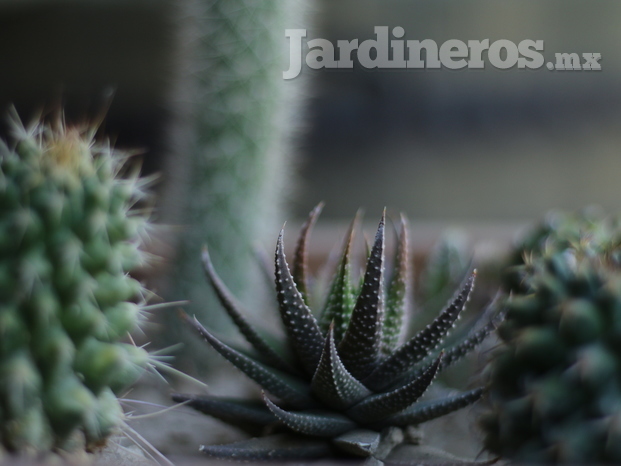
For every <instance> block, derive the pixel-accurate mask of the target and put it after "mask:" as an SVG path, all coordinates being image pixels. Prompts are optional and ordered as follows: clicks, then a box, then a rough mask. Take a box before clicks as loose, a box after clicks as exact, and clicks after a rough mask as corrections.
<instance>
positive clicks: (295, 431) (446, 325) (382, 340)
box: [174, 208, 494, 460]
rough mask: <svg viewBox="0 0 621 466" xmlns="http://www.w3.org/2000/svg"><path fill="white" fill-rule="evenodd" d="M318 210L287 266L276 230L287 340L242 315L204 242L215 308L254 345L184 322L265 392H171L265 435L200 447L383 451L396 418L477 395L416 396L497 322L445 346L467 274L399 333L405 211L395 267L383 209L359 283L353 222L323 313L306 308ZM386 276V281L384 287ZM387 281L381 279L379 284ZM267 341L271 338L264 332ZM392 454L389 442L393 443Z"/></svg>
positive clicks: (415, 419) (259, 452) (264, 451)
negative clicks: (422, 322)
mask: <svg viewBox="0 0 621 466" xmlns="http://www.w3.org/2000/svg"><path fill="white" fill-rule="evenodd" d="M319 210H320V208H317V209H315V210H314V211H313V212H312V213H311V215H310V217H309V219H308V221H307V222H306V224H305V225H304V226H303V228H302V232H301V235H300V239H299V240H298V243H297V248H296V251H295V258H294V262H293V267H292V271H290V269H289V266H288V264H287V261H286V260H285V254H284V246H283V233H282V232H281V234H280V236H279V237H278V242H277V246H276V255H275V276H276V280H275V281H276V290H277V295H278V302H279V310H280V317H281V319H282V322H283V324H284V328H285V331H286V341H284V342H279V344H278V346H274V345H273V344H272V341H275V340H277V339H276V338H274V337H273V336H270V335H266V333H265V332H263V331H259V330H258V329H257V328H256V327H255V326H252V325H250V324H249V322H248V320H247V318H246V316H247V315H248V313H246V312H244V311H242V309H241V305H240V304H239V303H238V302H236V300H235V298H234V297H232V296H231V294H230V293H229V292H228V290H227V289H226V287H225V285H224V284H223V283H222V282H221V281H220V279H219V278H218V276H217V275H216V272H215V271H214V269H213V266H212V264H211V261H210V258H209V254H208V252H207V251H206V250H205V251H204V253H203V262H204V266H205V270H206V273H207V277H208V279H209V281H210V282H211V285H212V286H213V288H214V290H215V292H216V294H217V295H218V297H219V298H220V301H221V303H222V305H223V307H224V308H225V309H226V311H227V312H228V314H229V315H230V317H231V318H232V319H233V320H234V322H235V323H236V325H237V327H238V328H239V330H240V331H241V333H242V334H243V335H244V337H245V338H246V340H247V341H248V342H249V343H250V344H251V346H252V347H253V351H251V352H247V351H245V350H240V349H236V348H234V347H233V346H231V345H228V344H225V343H223V342H222V341H221V340H220V339H218V338H217V337H215V336H214V335H212V333H211V332H209V331H208V330H207V329H205V328H204V327H203V326H202V325H201V324H200V323H199V322H198V321H197V320H196V319H190V318H188V317H187V316H186V318H187V320H188V322H189V323H190V324H191V325H192V326H193V327H194V328H195V329H196V331H198V333H199V334H200V335H201V336H202V337H203V338H204V339H205V340H206V341H207V342H208V343H209V344H210V345H211V346H212V347H213V348H214V349H215V350H216V351H218V352H219V353H220V354H221V355H222V356H224V357H225V358H226V359H227V360H229V361H230V362H231V363H232V364H233V365H235V366H236V367H237V368H238V369H240V370H241V371H242V372H244V373H245V374H246V375H247V376H249V377H250V378H251V379H253V380H254V381H255V382H257V383H258V384H259V385H260V386H261V387H262V388H263V390H264V391H265V393H268V394H269V395H270V397H268V396H267V394H264V396H263V400H262V401H252V400H238V399H223V398H216V397H211V396H194V395H182V394H177V395H174V399H175V401H178V402H188V404H189V405H190V406H192V407H193V408H195V409H197V410H199V411H202V412H204V413H206V414H209V415H211V416H214V417H216V418H219V419H221V420H224V421H225V422H228V423H230V424H233V425H236V426H238V427H241V428H242V429H245V430H246V431H248V432H249V433H251V434H254V435H256V434H266V433H272V435H268V436H264V437H260V438H255V439H252V440H248V441H242V442H238V443H234V444H229V445H220V446H203V447H201V450H202V451H203V452H205V453H207V454H208V455H211V456H215V457H224V458H236V459H259V458H270V459H274V458H304V457H307V458H308V457H330V456H332V455H349V456H362V457H374V458H376V459H379V460H383V459H386V458H388V459H390V457H389V454H390V453H391V450H392V448H393V447H394V446H395V445H397V444H399V443H400V442H402V441H403V433H402V431H401V429H402V428H406V427H408V426H416V425H418V424H421V423H423V422H425V421H428V420H430V419H434V418H437V417H439V416H442V415H445V414H447V413H450V412H452V411H455V410H457V409H459V408H462V407H465V406H467V405H469V404H471V403H473V402H474V401H476V400H478V399H479V397H480V396H481V394H482V389H481V388H475V389H473V390H470V391H467V392H463V393H459V394H456V395H453V396H450V397H447V398H442V399H437V400H427V401H419V399H420V397H421V396H422V395H423V393H424V392H425V391H426V390H427V388H428V387H429V385H430V384H431V383H432V381H433V380H434V378H435V376H436V375H437V374H438V373H439V372H440V371H442V370H443V369H445V368H447V367H448V366H450V365H451V364H453V363H454V362H456V361H457V360H458V359H460V358H461V357H462V356H464V355H465V354H467V353H468V352H469V351H470V350H472V349H473V348H475V347H476V346H477V345H478V344H479V343H481V342H482V341H483V339H484V338H485V337H486V336H487V335H488V334H489V333H490V332H491V331H492V330H493V328H494V325H493V324H492V323H491V322H489V323H487V324H486V325H484V326H483V327H482V328H480V329H478V330H476V331H471V332H470V333H469V334H467V335H466V336H465V337H464V338H462V339H461V340H459V341H458V342H457V343H455V344H454V345H453V346H451V347H447V348H443V347H442V341H443V338H444V337H445V335H446V334H447V332H448V331H449V330H450V329H451V328H452V327H453V326H454V324H455V321H456V320H457V319H458V317H459V315H460V313H461V312H462V310H463V309H464V306H465V304H466V302H467V300H468V297H469V295H470V292H471V291H472V288H473V286H474V280H475V276H476V272H472V273H471V274H470V275H469V276H468V277H467V278H466V279H465V281H464V283H463V284H462V286H461V289H460V290H459V291H458V293H457V294H456V295H455V296H454V298H453V299H452V301H451V302H450V303H449V305H448V306H447V307H446V308H445V309H444V310H443V311H442V312H441V313H440V314H439V315H438V316H437V317H436V318H435V320H434V321H433V322H431V323H430V324H429V325H428V326H427V327H426V328H425V329H423V330H422V331H420V332H419V333H417V334H416V335H414V336H411V337H409V338H406V335H403V333H404V331H403V330H404V328H405V320H406V318H407V317H408V316H407V315H406V308H407V305H406V304H407V300H408V294H409V293H408V288H409V281H410V280H409V254H408V240H407V228H406V225H405V221H402V222H401V228H400V233H399V240H398V244H397V247H396V248H395V251H396V253H395V258H394V267H393V268H392V270H391V273H390V276H389V277H388V280H386V276H385V264H384V218H383V217H382V220H381V222H380V224H379V228H378V230H377V234H376V236H375V241H374V243H373V245H372V247H371V250H370V252H369V257H368V261H367V263H366V270H365V272H364V273H363V276H362V277H361V280H360V284H359V285H357V284H356V281H357V280H354V279H353V277H352V264H351V262H352V239H353V233H354V223H352V226H351V228H350V231H349V234H348V237H347V240H346V243H345V247H344V251H343V253H342V256H341V259H340V263H339V264H338V266H337V271H336V274H335V276H334V279H333V280H332V283H331V286H330V287H329V292H328V295H327V298H326V299H325V302H324V305H323V308H322V309H321V312H319V313H318V314H317V315H315V314H314V313H313V311H312V310H311V309H310V308H309V307H308V305H307V300H308V294H309V293H308V291H309V290H308V286H307V278H306V274H307V273H306V248H307V242H308V235H309V231H310V229H311V226H312V225H313V223H314V222H315V220H316V218H317V215H318V214H319ZM385 282H387V283H386V287H385V286H384V285H385ZM385 288H386V289H385ZM268 341H269V342H270V343H268ZM393 453H394V452H393Z"/></svg>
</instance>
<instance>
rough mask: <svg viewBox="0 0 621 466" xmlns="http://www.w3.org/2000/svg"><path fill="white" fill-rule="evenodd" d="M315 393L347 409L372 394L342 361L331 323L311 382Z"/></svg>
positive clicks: (325, 400) (331, 403)
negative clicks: (348, 370)
mask: <svg viewBox="0 0 621 466" xmlns="http://www.w3.org/2000/svg"><path fill="white" fill-rule="evenodd" d="M311 390H312V392H313V394H314V395H315V396H316V397H317V398H319V399H320V400H321V401H323V402H324V403H326V404H327V405H328V406H330V407H331V408H334V409H346V408H349V407H350V406H352V405H353V404H355V403H357V402H359V401H360V400H362V399H364V398H366V397H367V396H369V395H371V391H370V390H369V389H368V388H366V387H365V386H364V385H362V384H361V383H360V382H359V381H358V380H357V379H355V378H354V377H353V376H352V375H351V374H350V373H349V372H347V369H345V366H344V365H343V363H342V362H341V360H340V358H339V355H338V353H337V351H336V344H335V343H334V326H333V325H331V326H330V329H329V331H328V336H327V338H326V345H325V347H324V349H323V353H322V355H321V360H320V361H319V366H318V367H317V371H316V372H315V375H314V376H313V380H312V382H311Z"/></svg>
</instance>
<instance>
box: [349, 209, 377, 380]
mask: <svg viewBox="0 0 621 466" xmlns="http://www.w3.org/2000/svg"><path fill="white" fill-rule="evenodd" d="M384 219H385V214H383V215H382V219H381V221H380V224H379V227H378V229H377V234H376V235H375V243H374V244H373V248H372V249H371V255H370V257H369V260H368V262H367V267H366V271H365V274H364V283H363V286H362V290H361V292H360V296H359V297H358V300H357V302H356V306H355V308H354V311H353V312H352V316H351V320H350V321H349V326H348V327H347V331H346V332H345V335H344V336H343V339H342V340H341V342H340V344H339V347H338V352H339V355H340V356H341V360H342V361H343V364H344V365H345V367H346V368H347V369H348V370H349V372H350V373H351V375H353V376H354V377H356V378H357V379H361V378H362V377H366V376H367V375H368V374H370V373H371V371H372V370H373V369H374V368H375V365H376V363H377V359H378V356H379V350H380V344H381V336H382V319H383V312H384V309H383V307H384V303H383V278H384Z"/></svg>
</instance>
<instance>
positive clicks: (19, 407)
mask: <svg viewBox="0 0 621 466" xmlns="http://www.w3.org/2000/svg"><path fill="white" fill-rule="evenodd" d="M12 130H13V133H14V141H13V142H12V144H11V146H10V147H9V146H7V145H6V144H4V143H0V450H1V449H2V447H4V449H6V450H8V451H10V452H24V451H43V452H45V451H52V450H63V451H71V450H83V449H86V450H87V451H90V450H94V449H96V448H98V447H100V446H102V445H104V444H105V442H106V438H107V437H108V436H109V435H110V434H111V433H113V432H114V431H115V429H116V428H117V427H119V425H120V423H121V421H122V420H123V412H122V410H121V407H120V405H119V402H118V400H117V395H119V394H120V393H121V392H122V390H124V389H126V388H127V387H128V385H129V384H131V383H132V382H133V381H135V380H136V379H137V377H138V376H139V375H140V374H141V372H142V371H143V368H144V367H145V364H146V362H147V353H146V352H145V350H143V349H142V348H139V347H136V346H135V345H133V344H129V343H123V342H122V341H124V339H125V337H126V336H127V334H128V332H131V331H132V330H134V329H135V328H136V327H137V326H138V325H139V324H140V322H141V320H142V318H143V305H144V303H145V293H146V292H145V290H144V289H143V287H142V286H141V284H140V283H139V282H138V281H136V280H134V279H133V278H131V277H130V276H129V275H128V272H129V271H131V270H132V269H134V268H135V267H137V266H139V265H141V264H143V263H144V261H145V253H144V252H142V251H141V249H140V246H141V239H140V238H141V233H142V232H144V231H145V228H146V227H147V220H146V217H145V215H143V214H142V213H141V212H140V210H137V209H133V208H132V206H134V204H135V203H136V202H138V201H141V200H143V198H144V197H145V192H144V188H145V185H144V181H143V180H142V179H140V178H138V177H137V174H135V173H133V172H132V171H129V172H128V173H126V174H125V176H121V172H123V169H124V166H126V164H125V162H126V160H127V157H128V156H127V155H126V154H123V153H119V152H117V151H114V150H112V149H111V148H110V147H109V146H107V145H100V144H96V143H95V142H94V141H93V139H92V136H93V134H94V131H91V130H90V129H89V130H84V131H83V130H80V129H78V128H71V127H64V125H62V124H60V123H59V124H57V125H55V126H44V125H42V124H38V125H34V126H32V127H30V128H28V129H25V128H23V127H22V126H21V123H19V121H18V120H16V121H15V122H14V123H13V127H12Z"/></svg>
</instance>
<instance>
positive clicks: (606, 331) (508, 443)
mask: <svg viewBox="0 0 621 466" xmlns="http://www.w3.org/2000/svg"><path fill="white" fill-rule="evenodd" d="M565 220H569V218H568V217H565ZM561 225H563V226H564V227H568V228H563V229H562V230H560V231H559V232H554V231H550V232H549V233H547V238H548V239H547V240H546V241H545V243H546V246H545V247H544V248H543V249H544V250H543V251H537V252H536V253H535V254H533V255H527V257H528V260H527V264H525V265H523V266H522V267H521V268H519V269H516V272H518V273H519V276H521V277H522V278H521V280H520V287H519V290H517V291H515V292H514V294H513V296H512V297H511V298H510V299H509V300H508V303H507V314H506V319H505V321H504V322H503V323H502V324H501V325H500V327H499V329H498V333H499V335H500V337H501V339H502V341H503V342H504V345H502V346H501V347H500V348H499V349H498V350H497V351H496V352H495V353H494V356H493V357H492V360H491V363H490V366H489V377H490V381H489V396H488V406H489V409H488V412H487V413H485V414H484V416H483V417H482V419H481V424H482V426H483V428H484V430H485V432H486V438H485V445H486V447H487V448H488V449H489V450H490V451H492V452H494V453H496V454H499V455H502V456H505V457H507V458H510V459H513V460H515V461H516V462H520V463H522V462H523V463H528V462H539V463H572V464H577V463H589V464H598V463H619V462H621V449H620V448H619V445H620V443H619V440H621V430H619V426H620V424H619V420H620V419H621V408H620V406H621V404H620V403H619V401H620V400H621V376H620V375H619V374H621V372H620V371H619V369H620V368H621V345H620V343H619V342H621V273H620V272H621V271H620V270H619V261H618V259H617V257H618V251H617V249H616V248H615V247H613V245H614V240H613V238H614V234H613V235H610V236H608V235H606V234H602V232H605V231H607V228H608V227H607V226H606V225H605V224H597V223H590V222H589V223H587V224H585V223H584V222H583V221H580V222H578V223H574V219H571V220H569V223H567V222H562V223H561ZM586 232H588V234H585V233H586ZM566 233H569V234H566Z"/></svg>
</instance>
